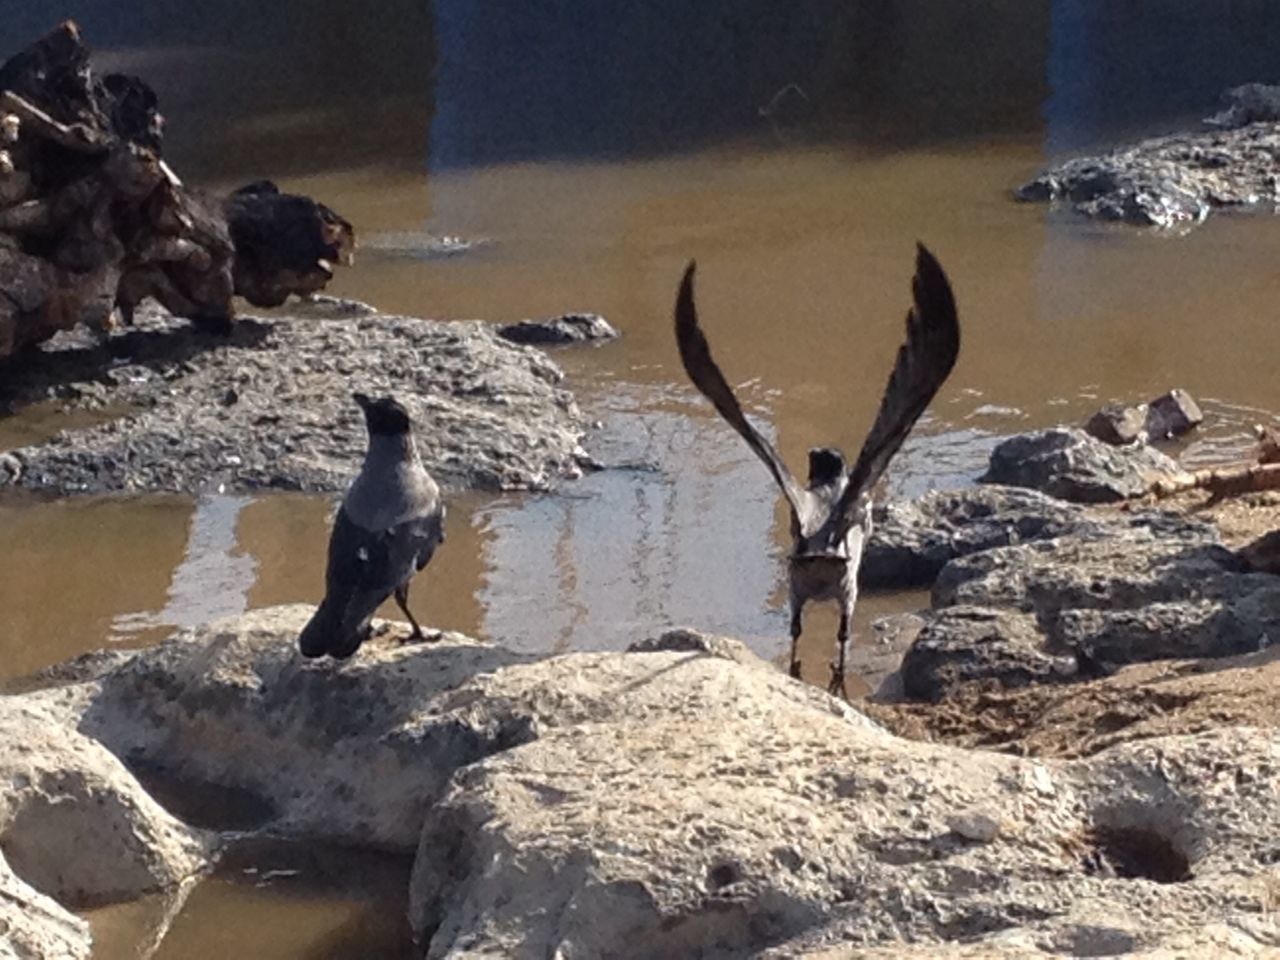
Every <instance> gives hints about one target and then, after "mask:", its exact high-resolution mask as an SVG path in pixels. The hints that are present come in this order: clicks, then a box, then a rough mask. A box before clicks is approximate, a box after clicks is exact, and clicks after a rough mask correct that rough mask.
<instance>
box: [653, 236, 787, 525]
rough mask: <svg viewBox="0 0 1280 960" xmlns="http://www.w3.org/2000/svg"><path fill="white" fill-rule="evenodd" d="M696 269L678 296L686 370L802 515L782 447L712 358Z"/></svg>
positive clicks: (687, 275) (678, 323)
mask: <svg viewBox="0 0 1280 960" xmlns="http://www.w3.org/2000/svg"><path fill="white" fill-rule="evenodd" d="M696 269H697V265H696V264H695V263H694V262H693V261H690V262H689V266H688V267H686V268H685V271H684V279H683V280H682V281H681V282H680V294H679V296H678V297H677V299H676V344H677V345H678V346H679V348H680V360H681V361H682V362H683V363H684V369H685V373H687V374H689V379H690V380H692V381H693V385H694V386H695V387H697V388H698V389H699V390H700V391H701V392H702V395H703V396H704V397H706V398H707V399H708V400H710V401H711V403H712V404H713V405H714V406H715V408H716V409H717V410H718V411H720V416H722V417H724V418H725V420H727V421H728V422H729V426H731V427H733V429H735V430H737V431H738V433H740V434H741V435H742V439H743V440H745V441H747V446H749V447H751V449H752V450H754V451H755V452H756V456H758V457H759V458H760V459H761V460H763V461H764V465H765V466H766V467H768V468H769V472H770V473H771V474H773V479H774V480H775V481H776V482H777V484H778V487H779V488H780V489H781V490H782V493H783V495H784V496H785V497H786V498H787V502H788V503H789V504H790V505H791V512H792V513H793V514H795V515H799V513H800V504H801V501H802V495H801V488H800V486H799V484H797V483H796V481H795V478H794V477H793V476H791V471H789V470H788V469H787V465H786V464H785V463H783V462H782V458H781V457H779V456H778V451H776V450H774V449H773V446H772V445H771V444H770V443H769V441H768V440H766V439H765V438H764V437H762V436H761V435H760V433H759V431H757V430H756V428H755V427H753V426H752V425H751V424H750V423H749V422H748V421H747V418H746V416H745V415H744V414H743V412H742V407H740V406H739V405H738V399H737V397H735V396H734V395H733V390H732V389H731V388H730V387H729V384H728V382H726V381H725V378H724V374H723V373H721V372H720V368H719V367H718V366H716V362H715V360H713V359H712V358H711V348H710V347H709V346H708V345H707V338H706V336H705V335H704V334H703V333H702V328H701V327H700V326H698V310H697V308H696V307H695V306H694V303H693V274H694V271H695V270H696Z"/></svg>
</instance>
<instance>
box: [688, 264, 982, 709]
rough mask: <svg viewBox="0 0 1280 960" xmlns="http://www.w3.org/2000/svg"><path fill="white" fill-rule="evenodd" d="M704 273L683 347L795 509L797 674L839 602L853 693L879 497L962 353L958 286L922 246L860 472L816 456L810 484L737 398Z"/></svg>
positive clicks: (792, 580) (695, 372)
mask: <svg viewBox="0 0 1280 960" xmlns="http://www.w3.org/2000/svg"><path fill="white" fill-rule="evenodd" d="M693 274H694V265H693V264H690V265H689V267H688V269H687V270H686V271H685V276H684V281H683V282H682V284H681V286H680V292H679V295H678V297H677V300H676V310H675V330H676V343H677V345H678V346H679V348H680V359H681V361H682V362H683V364H684V368H685V371H686V372H687V373H688V374H689V378H690V380H692V381H693V384H694V386H696V387H697V388H698V389H699V390H700V391H701V392H702V393H703V395H704V396H706V397H707V399H708V400H710V401H711V402H712V404H713V405H714V406H715V408H716V410H718V411H719V412H720V415H721V416H723V417H724V418H725V420H726V421H727V422H728V423H729V424H730V426H732V427H733V428H734V429H735V430H737V431H738V433H739V434H740V435H741V436H742V438H743V439H744V440H745V441H746V442H747V444H748V445H749V446H750V447H751V449H752V450H753V451H755V453H756V455H757V456H758V457H759V458H760V459H761V460H762V461H763V462H764V464H765V466H766V467H768V469H769V472H770V473H771V474H772V475H773V479H774V482H775V483H777V485H778V487H779V488H780V489H781V491H782V493H783V495H784V496H785V497H786V500H787V505H788V506H789V507H790V509H791V537H792V545H791V555H790V557H789V558H788V569H787V573H788V580H789V584H790V603H791V673H792V676H797V677H798V676H799V675H800V662H799V659H798V657H797V647H796V641H797V639H798V638H799V636H800V631H801V618H802V614H803V610H804V606H805V604H806V603H808V602H809V601H811V600H834V601H836V602H837V603H838V604H839V607H840V627H839V633H838V640H839V657H838V660H837V661H836V662H835V663H833V664H832V681H831V689H832V690H833V691H835V690H837V689H838V690H841V691H843V686H844V655H845V646H846V643H847V641H848V638H849V629H850V623H851V621H852V618H853V609H854V605H855V604H856V602H857V597H858V569H859V567H860V566H861V562H862V551H863V548H864V547H865V545H866V542H867V540H868V539H869V538H870V536H871V489H872V487H874V486H875V484H876V482H877V481H878V480H879V479H880V477H881V476H883V474H884V471H885V470H886V469H887V468H888V465H889V461H890V460H891V459H892V458H893V455H894V454H895V453H896V452H897V451H898V449H899V447H901V446H902V442H903V441H904V440H905V439H906V436H907V434H908V433H909V432H910V431H911V428H912V427H913V426H914V425H915V423H916V421H917V420H918V419H919V418H920V415H921V414H922V413H924V410H925V408H926V407H927V406H928V405H929V402H930V401H931V400H932V399H933V397H934V395H935V394H936V393H937V391H938V388H939V387H941V386H942V384H943V382H944V381H945V380H946V378H947V376H948V375H949V374H950V372H951V368H952V367H953V366H954V364H955V360H956V356H957V354H958V352H959V349H960V328H959V324H958V321H957V317H956V309H955V301H954V298H953V297H952V294H951V287H950V284H949V283H948V281H947V278H946V275H945V274H944V273H943V271H942V268H941V266H939V265H938V262H937V261H936V260H935V259H934V258H933V255H932V254H930V253H929V252H928V251H927V250H925V249H924V248H923V247H918V249H917V256H916V275H915V278H914V280H913V282H912V291H913V296H914V301H915V302H914V306H913V308H912V310H911V311H910V312H909V313H908V314H907V340H906V342H905V343H904V344H903V345H902V347H901V349H900V350H899V351H898V357H897V362H896V364H895V365H894V369H893V373H892V374H891V375H890V377H889V383H888V386H887V387H886V389H885V393H884V398H883V399H882V400H881V403H880V410H879V412H878V413H877V414H876V419H875V423H874V424H873V425H872V427H871V431H870V432H869V433H868V434H867V438H866V440H865V441H864V442H863V445H862V450H861V451H860V452H859V454H858V459H857V460H856V461H855V463H854V465H853V467H852V469H849V468H846V465H845V459H844V455H843V454H841V453H840V451H838V450H835V449H832V448H815V449H813V450H811V451H810V452H809V480H808V483H807V484H805V485H803V486H802V485H801V484H800V483H799V482H797V481H796V479H795V478H794V477H793V476H792V475H791V472H790V471H789V470H788V469H787V467H786V465H785V464H784V463H783V462H782V459H781V458H780V457H779V456H778V453H777V451H776V450H774V448H773V446H772V445H771V444H770V443H769V442H768V441H767V440H765V438H764V437H763V436H762V435H761V434H760V432H759V431H758V430H756V429H755V427H753V426H752V425H751V423H750V421H748V420H747V418H746V416H745V415H744V414H743V412H742V409H741V407H740V406H739V404H738V401H737V398H736V397H735V396H734V395H733V390H732V389H731V388H730V387H729V384H728V381H726V380H725V379H724V375H723V374H722V373H721V372H720V368H719V367H718V366H717V365H716V363H715V361H714V360H713V359H712V357H711V350H710V347H709V346H708V344H707V340H706V337H705V335H704V334H703V332H702V329H701V327H700V326H699V323H698V314H697V309H696V307H695V306H694V300H693Z"/></svg>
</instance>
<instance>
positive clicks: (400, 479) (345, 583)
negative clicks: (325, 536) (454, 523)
mask: <svg viewBox="0 0 1280 960" xmlns="http://www.w3.org/2000/svg"><path fill="white" fill-rule="evenodd" d="M355 401H356V403H358V404H360V406H361V408H362V409H363V410H364V418H365V423H366V425H367V426H368V428H369V450H368V452H367V453H366V454H365V458H364V465H363V466H362V467H361V468H360V474H359V476H357V477H356V479H355V480H354V481H353V482H352V484H351V487H350V488H349V489H348V490H347V495H346V496H345V497H344V498H343V500H342V506H341V507H340V508H339V510H338V516H337V518H336V519H335V520H334V522H333V533H332V535H331V536H330V538H329V564H328V568H327V569H326V571H325V594H324V599H323V600H322V601H321V602H320V606H319V607H318V608H317V609H316V612H315V615H314V616H313V617H312V618H311V621H310V622H309V623H308V624H307V625H306V627H305V628H304V629H303V631H302V635H301V637H299V639H298V643H299V646H300V648H301V650H302V654H303V656H306V657H322V656H324V655H325V654H326V653H327V654H329V655H330V656H333V657H339V658H345V657H349V656H351V655H352V654H353V653H355V652H356V650H357V649H358V648H359V647H360V644H361V643H363V642H364V640H365V638H366V637H368V635H369V621H370V620H371V619H372V617H373V614H374V612H375V611H376V610H377V609H378V607H379V606H380V605H381V603H382V602H383V601H384V600H386V599H387V597H389V596H392V595H393V594H394V596H395V598H396V603H397V604H399V605H400V609H401V610H403V611H404V615H405V616H406V617H408V618H409V622H410V623H411V624H412V625H413V634H412V635H411V639H415V640H422V639H424V636H423V633H422V628H421V627H419V626H418V621H417V620H415V619H414V617H413V614H412V613H411V612H410V611H409V582H410V581H411V580H412V579H413V577H414V575H415V574H416V573H417V572H418V571H419V570H421V569H422V568H423V567H425V566H426V565H427V561H428V560H430V559H431V555H432V554H433V553H435V550H436V547H438V546H439V545H440V543H441V541H443V540H444V505H443V503H441V501H440V490H439V488H438V487H437V486H436V484H435V481H434V480H432V479H431V475H430V474H429V473H427V471H426V468H425V467H423V466H422V461H421V460H420V459H419V458H418V450H417V447H415V446H414V442H413V428H412V424H411V423H410V422H409V414H408V411H406V410H405V408H404V407H402V406H401V405H400V404H399V403H397V402H396V401H395V400H393V399H392V398H391V397H385V398H383V399H379V400H371V399H369V398H368V397H366V396H365V395H364V394H361V393H357V394H356V395H355Z"/></svg>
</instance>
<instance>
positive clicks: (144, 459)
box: [0, 300, 607, 494]
mask: <svg viewBox="0 0 1280 960" xmlns="http://www.w3.org/2000/svg"><path fill="white" fill-rule="evenodd" d="M288 310H289V312H288V313H287V314H281V315H275V316H264V317H260V318H256V319H255V318H247V317H246V318H241V319H240V320H239V321H238V322H237V323H236V324H235V326H234V327H233V328H232V331H231V333H230V334H229V335H223V334H219V333H210V332H207V331H203V330H201V329H200V328H199V327H196V326H192V325H190V324H188V323H186V322H185V321H180V320H175V319H174V318H172V317H170V316H169V315H168V314H165V313H163V312H162V311H159V310H154V311H150V312H143V311H140V312H139V314H138V317H137V321H136V324H137V325H136V326H135V327H133V328H130V329H129V330H126V331H122V332H116V333H114V334H112V335H111V336H109V337H107V338H106V339H105V340H103V341H101V342H100V341H99V340H98V339H96V338H93V337H91V336H89V335H81V336H79V337H77V336H68V335H63V336H60V337H59V338H55V339H54V340H52V341H50V342H49V343H47V344H43V345H41V347H40V348H39V350H38V351H37V352H29V353H27V354H24V355H23V356H22V357H20V358H16V359H15V360H14V361H13V362H11V364H10V366H9V368H7V369H5V370H4V371H3V374H2V376H0V404H3V405H5V406H7V407H8V408H9V409H10V410H17V409H20V408H22V407H24V406H27V405H30V404H33V403H39V402H45V401H47V402H52V403H53V404H55V405H56V406H57V407H58V408H60V409H63V410H66V411H68V412H71V413H75V414H79V416H78V417H77V420H79V421H81V423H82V424H83V422H84V421H88V424H87V425H80V426H76V427H73V428H70V429H67V430H64V431H62V432H60V433H59V434H58V435H56V436H54V437H53V438H51V439H50V440H48V441H47V442H45V443H40V444H37V445H34V446H27V447H23V448H19V449H16V450H10V451H7V452H4V453H0V488H3V487H4V486H6V485H8V486H12V487H21V488H26V489H33V490H42V491H49V492H55V493H62V494H67V493H114V492H121V491H130V492H144V491H145V492H157V491H183V492H198V491H202V490H207V489H218V488H220V487H221V488H224V489H227V490H260V489H285V490H309V491H332V490H340V489H342V488H343V487H344V486H345V484H346V483H347V482H348V481H349V479H350V477H351V476H352V475H353V474H354V473H355V471H356V470H357V469H358V468H359V464H360V458H361V456H362V454H363V450H364V444H365V434H364V424H363V420H362V418H361V414H360V410H359V409H358V408H357V407H356V406H355V404H353V403H352V402H351V394H352V392H353V391H355V390H361V391H364V392H368V393H384V392H392V393H395V394H396V395H397V396H398V397H400V398H401V399H402V400H403V401H404V402H405V403H406V404H408V405H409V407H410V412H411V413H412V414H413V416H414V418H415V420H416V422H417V423H419V424H420V425H421V426H420V429H419V432H418V440H419V447H420V450H421V452H422V456H423V459H424V460H425V461H426V463H427V466H428V468H429V469H430V470H431V471H432V472H433V474H434V475H435V476H437V477H438V478H440V480H441V481H442V482H444V483H446V484H448V485H449V486H451V487H454V488H457V489H468V488H478V489H485V490H507V489H531V490H541V489H547V488H549V487H552V486H554V485H555V484H556V482H557V481H558V480H560V479H562V478H563V477H565V476H573V475H576V474H578V473H579V472H580V471H581V469H582V468H583V467H584V466H591V464H592V461H591V458H590V457H589V456H588V455H587V453H586V452H585V451H584V450H583V447H582V441H583V438H584V434H585V429H586V423H585V420H584V419H583V416H582V414H581V412H580V411H579V409H578V407H577V404H576V403H575V401H574V398H573V395H572V394H571V393H570V392H569V391H568V390H566V389H565V388H564V387H563V386H562V380H563V373H562V372H561V370H560V368H559V367H558V366H557V365H556V364H555V363H554V361H552V360H551V359H550V358H549V357H548V356H547V355H546V354H545V353H542V352H540V351H538V350H536V349H534V348H531V347H526V346H520V345H517V344H514V343H512V342H510V341H509V340H507V339H506V338H504V337H503V336H501V335H500V332H499V330H498V329H497V328H495V327H493V326H491V325H488V324H484V323H480V322H478V321H473V322H455V323H445V322H439V321H433V320H423V319H418V318H414V317H399V316H388V315H384V314H381V313H377V312H376V311H374V310H372V308H368V307H365V306H364V305H362V304H358V303H352V302H346V301H333V300H329V301H322V302H320V303H319V304H317V305H314V306H305V307H292V306H291V307H290V308H288ZM571 319H572V320H574V321H576V320H577V319H578V318H571ZM595 319H597V320H599V319H600V318H595ZM600 323H603V321H602V320H601V321H600ZM568 326H569V327H570V329H574V330H578V329H581V327H582V324H580V323H575V322H571V323H570V324H568ZM604 326H605V327H607V324H605V325H604ZM539 329H545V330H548V331H550V332H549V333H548V334H547V335H548V336H554V335H555V332H556V331H557V330H558V329H559V327H558V326H557V325H556V323H555V322H554V321H553V322H549V323H545V324H542V325H537V324H534V325H530V326H526V327H522V328H521V333H522V334H523V335H524V336H525V337H526V338H527V337H531V336H533V333H531V331H537V330H539ZM584 336H586V334H584ZM19 361H20V362H19Z"/></svg>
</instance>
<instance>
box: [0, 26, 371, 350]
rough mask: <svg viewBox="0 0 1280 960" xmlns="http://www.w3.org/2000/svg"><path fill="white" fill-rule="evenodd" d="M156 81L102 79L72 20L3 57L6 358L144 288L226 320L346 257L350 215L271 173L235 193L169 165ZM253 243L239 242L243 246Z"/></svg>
mask: <svg viewBox="0 0 1280 960" xmlns="http://www.w3.org/2000/svg"><path fill="white" fill-rule="evenodd" d="M163 126H164V118H163V117H162V116H161V114H160V112H159V105H158V101H157V98H156V95H155V93H154V91H152V90H151V88H150V87H149V86H147V84H146V83H145V81H143V80H141V79H139V78H137V77H133V76H128V75H125V74H109V75H107V76H103V77H101V78H98V77H95V76H94V75H93V73H92V70H91V69H90V64H89V51H88V49H87V48H86V47H85V45H84V44H83V42H82V41H81V38H80V33H79V30H78V29H77V27H76V25H75V24H74V23H72V22H71V21H67V22H65V23H63V24H61V25H59V26H58V27H57V28H55V29H54V30H53V31H52V32H50V33H49V34H48V35H47V36H45V37H42V38H41V39H39V40H37V41H36V42H35V43H33V44H31V45H30V46H29V47H28V48H26V49H25V50H23V51H21V52H19V53H18V54H16V55H15V56H13V57H12V58H10V59H9V60H8V61H6V62H5V63H4V64H3V65H0V358H3V357H6V356H8V355H10V354H11V353H13V352H14V351H16V350H18V349H19V348H21V347H23V346H26V345H29V344H34V343H38V342H40V341H41V340H44V339H47V338H48V337H50V336H52V335H53V334H54V333H56V332H57V331H58V330H62V329H66V328H68V327H71V326H74V325H76V324H77V323H84V324H87V325H89V326H90V327H92V328H95V329H99V330H107V329H109V328H110V327H111V326H112V325H113V324H114V323H115V322H116V321H117V319H118V320H120V321H123V322H125V323H130V322H131V321H132V317H133V312H134V309H135V307H136V306H137V304H138V303H139V302H141V301H142V300H143V299H144V298H147V297H151V298H153V299H155V300H157V301H158V302H159V303H160V304H162V305H163V306H164V307H165V308H166V309H168V310H169V311H170V312H172V313H174V314H176V315H178V316H183V317H189V318H191V319H192V320H194V321H196V322H198V323H201V324H207V325H212V326H216V327H226V326H228V325H229V324H230V322H231V321H232V319H233V317H234V310H233V305H232V296H233V294H234V293H237V292H238V293H242V294H243V295H244V296H245V297H246V299H248V300H249V301H250V302H252V303H255V304H258V305H275V304H278V303H280V302H283V300H284V299H285V298H286V297H287V296H288V295H289V294H291V293H304V294H305V293H310V292H314V291H316V290H319V289H321V288H322V287H323V286H324V285H325V283H327V282H328V280H329V279H330V278H331V277H332V268H333V264H334V263H335V262H338V261H348V262H349V260H350V256H351V252H352V250H353V249H354V246H355V236H354V231H353V230H352V228H351V225H350V224H349V223H347V222H346V221H345V220H343V219H342V218H341V217H339V216H338V215H337V214H336V213H334V212H333V211H332V210H330V209H329V208H328V207H325V206H323V205H322V204H319V203H316V202H315V201H313V200H310V199H309V198H306V197H296V196H291V195H288V194H282V193H280V192H279V190H278V189H276V188H275V186H274V184H271V183H269V182H268V181H262V182H259V183H256V184H251V185H250V186H249V187H246V188H243V189H242V190H240V191H237V192H236V194H234V195H233V196H232V197H231V198H230V199H228V200H225V201H223V200H219V199H217V198H212V197H206V196H203V195H201V194H200V193H199V192H197V191H193V190H190V189H188V188H187V187H186V186H185V185H184V184H183V183H182V182H181V180H179V179H178V177H177V176H176V175H174V173H173V172H172V171H171V170H170V169H169V167H168V166H167V165H166V164H165V162H164V160H163V158H162V154H161V148H162V131H163ZM241 242H243V252H241V250H240V249H239V245H240V243H241Z"/></svg>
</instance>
